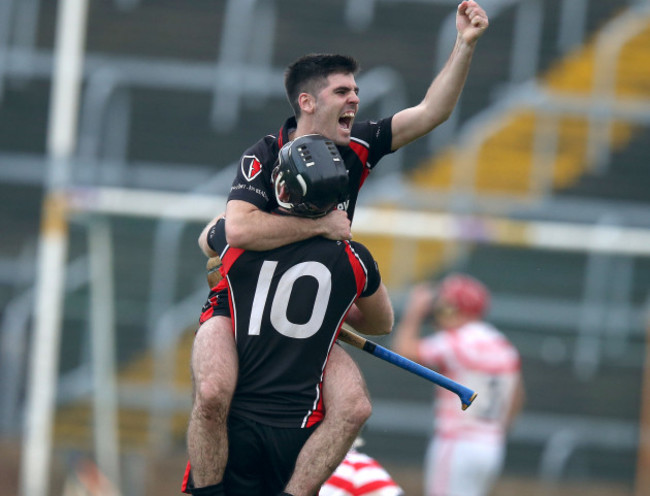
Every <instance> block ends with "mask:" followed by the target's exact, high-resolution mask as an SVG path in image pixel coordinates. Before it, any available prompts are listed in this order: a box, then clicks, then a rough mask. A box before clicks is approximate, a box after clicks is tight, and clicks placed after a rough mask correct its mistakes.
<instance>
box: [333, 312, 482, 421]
mask: <svg viewBox="0 0 650 496" xmlns="http://www.w3.org/2000/svg"><path fill="white" fill-rule="evenodd" d="M338 339H339V340H340V341H343V342H344V343H347V344H349V345H352V346H354V347H355V348H359V349H360V350H363V351H365V352H367V353H370V354H371V355H374V356H376V357H377V358H381V359H382V360H386V361H387V362H390V363H392V364H393V365H397V366H398V367H401V368H403V369H404V370H408V371H409V372H412V373H413V374H416V375H419V376H420V377H424V378H425V379H427V380H429V381H431V382H433V383H434V384H437V385H438V386H441V387H443V388H445V389H447V390H449V391H451V392H452V393H455V394H456V395H458V397H459V398H460V402H461V405H462V408H463V410H465V409H467V407H468V406H470V405H471V404H472V401H474V398H476V393H475V392H474V391H472V390H471V389H470V388H468V387H465V386H463V385H462V384H459V383H457V382H456V381H452V380H451V379H449V377H446V376H444V375H442V374H439V373H438V372H434V371H433V370H431V369H429V368H427V367H423V366H422V365H420V364H419V363H415V362H413V361H411V360H409V359H408V358H404V357H403V356H402V355H398V354H397V353H395V352H394V351H390V350H389V349H387V348H384V347H383V346H380V345H378V344H377V343H373V342H372V341H370V340H368V339H366V338H364V337H362V336H359V335H358V334H357V333H355V332H354V331H353V330H352V328H350V327H349V326H347V325H346V324H343V327H342V328H341V332H340V333H339V336H338Z"/></svg>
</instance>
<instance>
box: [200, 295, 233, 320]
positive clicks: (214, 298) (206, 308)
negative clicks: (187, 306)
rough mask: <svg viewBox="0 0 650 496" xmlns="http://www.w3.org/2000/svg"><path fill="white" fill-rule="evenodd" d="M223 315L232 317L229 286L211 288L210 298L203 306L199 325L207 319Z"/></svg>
mask: <svg viewBox="0 0 650 496" xmlns="http://www.w3.org/2000/svg"><path fill="white" fill-rule="evenodd" d="M216 315H222V316H224V317H228V318H230V305H229V304H228V288H218V287H214V288H212V289H210V294H208V299H207V300H206V302H205V303H204V304H203V308H201V316H200V317H199V325H201V324H203V323H204V322H205V321H206V320H208V319H211V318H212V317H215V316H216Z"/></svg>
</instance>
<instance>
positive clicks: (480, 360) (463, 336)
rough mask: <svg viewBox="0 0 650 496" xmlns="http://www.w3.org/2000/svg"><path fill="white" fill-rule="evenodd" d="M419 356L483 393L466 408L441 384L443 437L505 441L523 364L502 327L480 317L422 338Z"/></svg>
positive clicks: (439, 427) (438, 425)
mask: <svg viewBox="0 0 650 496" xmlns="http://www.w3.org/2000/svg"><path fill="white" fill-rule="evenodd" d="M418 359H419V361H420V363H421V364H422V365H425V366H428V367H431V368H435V369H436V370H438V371H439V372H440V373H442V374H444V375H446V376H448V377H449V378H450V379H453V380H454V381H457V382H459V383H461V384H463V385H465V386H467V387H469V388H471V389H473V390H474V391H475V392H476V393H477V397H476V399H475V400H474V402H473V403H472V406H471V407H470V408H468V409H467V410H464V411H463V410H462V409H461V406H460V403H459V399H458V396H456V395H455V394H453V393H451V392H449V391H447V390H446V389H444V388H436V405H435V410H436V411H435V431H436V433H437V434H438V435H443V436H454V437H460V436H462V437H465V438H468V437H471V438H474V439H478V438H485V439H486V440H494V441H497V442H503V441H504V439H505V435H506V427H507V426H506V421H507V418H508V412H509V410H510V407H511V405H512V402H513V400H514V398H515V395H516V389H517V382H518V380H519V373H520V369H521V362H520V357H519V353H518V351H517V349H516V348H515V347H514V346H513V345H512V344H511V343H510V342H509V341H508V339H507V338H506V337H505V336H504V335H503V334H502V333H501V332H500V331H498V330H497V329H496V328H494V327H493V326H491V325H490V324H487V323H485V322H479V321H475V322H470V323H468V324H465V325H464V326H462V327H460V328H458V329H453V330H442V331H439V332H436V333H435V334H433V335H431V336H429V337H427V338H425V339H423V340H422V341H421V342H420V345H419V348H418Z"/></svg>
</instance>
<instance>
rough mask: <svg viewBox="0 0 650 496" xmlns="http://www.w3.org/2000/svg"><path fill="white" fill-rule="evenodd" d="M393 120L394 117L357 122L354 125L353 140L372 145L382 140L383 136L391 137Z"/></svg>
mask: <svg viewBox="0 0 650 496" xmlns="http://www.w3.org/2000/svg"><path fill="white" fill-rule="evenodd" d="M392 120H393V116H392V115H391V116H389V117H384V118H382V119H378V120H363V121H355V122H354V124H352V132H351V134H352V140H353V141H357V142H359V141H361V142H362V143H370V142H372V141H376V140H381V138H382V136H383V135H387V136H390V130H391V122H392Z"/></svg>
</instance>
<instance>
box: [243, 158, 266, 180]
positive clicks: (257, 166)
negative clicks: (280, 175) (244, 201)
mask: <svg viewBox="0 0 650 496" xmlns="http://www.w3.org/2000/svg"><path fill="white" fill-rule="evenodd" d="M241 172H242V174H243V175H244V177H245V178H246V180H247V181H249V182H250V181H252V180H253V179H255V178H256V177H257V176H258V175H259V173H260V172H262V164H261V163H260V161H259V160H257V157H256V156H255V155H244V156H243V158H242V159H241Z"/></svg>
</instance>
